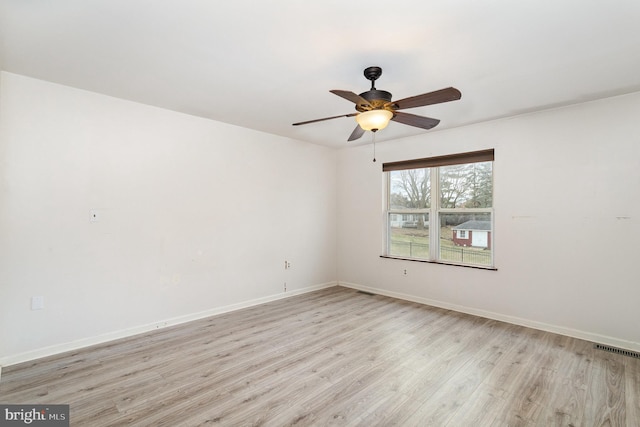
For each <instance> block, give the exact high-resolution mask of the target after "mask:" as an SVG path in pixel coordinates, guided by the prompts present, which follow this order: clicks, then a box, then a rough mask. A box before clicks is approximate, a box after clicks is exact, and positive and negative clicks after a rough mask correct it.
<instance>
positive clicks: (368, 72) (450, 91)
mask: <svg viewBox="0 0 640 427" xmlns="http://www.w3.org/2000/svg"><path fill="white" fill-rule="evenodd" d="M381 75H382V68H380V67H368V68H366V69H365V70H364V76H365V77H366V78H367V80H371V89H369V90H368V91H366V92H362V93H361V94H360V95H356V94H355V93H353V92H351V91H348V90H336V89H334V90H331V91H330V92H331V93H333V94H335V95H338V96H340V97H342V98H344V99H346V100H348V101H351V102H353V103H354V104H356V110H357V111H358V112H356V113H349V114H342V115H339V116H332V117H325V118H323V119H316V120H308V121H306V122H298V123H294V124H293V126H299V125H306V124H309V123H315V122H321V121H324V120H331V119H337V118H339V117H354V116H355V118H356V121H357V122H358V126H356V128H355V129H354V130H353V132H352V133H351V136H349V139H348V141H354V140H356V139H358V138H360V137H361V136H362V135H364V132H365V131H367V130H370V131H372V132H377V131H378V130H380V129H384V128H385V127H386V126H387V124H389V121H390V120H393V121H394V122H398V123H402V124H405V125H409V126H415V127H419V128H422V129H431V128H433V127H435V126H437V125H438V123H440V120H438V119H432V118H430V117H423V116H417V115H415V114H409V113H404V112H401V111H398V110H404V109H407V108H416V107H423V106H425V105H433V104H440V103H442V102H449V101H456V100H458V99H460V98H461V97H462V94H461V93H460V91H459V90H458V89H456V88H453V87H448V88H446V89H440V90H436V91H435V92H429V93H423V94H422V95H416V96H412V97H409V98H404V99H400V100H398V101H392V100H391V93H389V92H387V91H385V90H378V89H376V87H375V82H376V80H377V79H378V78H379V77H380V76H381Z"/></svg>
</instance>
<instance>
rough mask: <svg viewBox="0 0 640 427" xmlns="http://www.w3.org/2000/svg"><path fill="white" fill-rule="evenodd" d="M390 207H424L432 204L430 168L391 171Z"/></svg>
mask: <svg viewBox="0 0 640 427" xmlns="http://www.w3.org/2000/svg"><path fill="white" fill-rule="evenodd" d="M389 186H390V190H391V192H390V194H389V208H390V209H392V210H393V209H424V208H428V207H430V206H431V191H430V187H431V182H430V175H429V169H408V170H402V171H393V172H389Z"/></svg>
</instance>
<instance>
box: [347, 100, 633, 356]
mask: <svg viewBox="0 0 640 427" xmlns="http://www.w3.org/2000/svg"><path fill="white" fill-rule="evenodd" d="M461 102H463V101H461ZM638 117H640V94H639V93H635V94H630V95H626V96H620V97H615V98H609V99H604V100H600V101H596V102H590V103H585V104H580V105H575V106H571V107H567V108H562V109H556V110H548V111H544V112H539V113H536V114H529V115H524V116H519V117H514V118H510V119H504V120H498V121H494V122H488V123H482V124H476V125H472V126H466V127H461V128H456V129H451V130H444V131H438V132H432V133H425V134H424V135H421V136H417V137H412V138H407V139H403V140H398V141H391V142H385V143H381V144H379V145H378V147H377V159H378V162H377V163H372V162H371V147H370V146H365V147H357V148H353V149H348V150H342V151H340V153H339V158H338V173H339V183H340V186H339V190H338V191H339V194H338V213H339V218H341V220H340V222H339V225H338V236H339V237H338V249H339V253H338V278H339V280H340V282H341V283H343V284H345V285H348V286H353V287H360V288H371V289H374V290H375V291H377V292H380V293H386V294H389V295H395V296H401V297H404V298H408V299H414V300H417V301H422V302H428V303H431V304H435V305H440V306H443V307H450V308H455V309H458V310H461V311H467V312H470V313H475V314H481V315H485V316H487V317H493V318H498V319H503V320H509V321H512V322H515V323H521V324H525V325H531V326H535V327H537V328H542V329H547V330H552V331H556V332H560V333H565V334H568V335H573V336H578V337H582V338H586V339H592V340H595V341H599V342H605V343H609V344H613V345H619V346H623V347H626V348H631V349H640V305H639V304H640V285H639V284H640V280H639V278H638V277H639V275H638V264H640V249H639V248H640V246H639V245H640V197H638V195H639V191H640V190H639V189H640V120H638ZM393 125H394V124H392V126H393ZM485 148H495V163H494V168H495V172H494V180H495V199H494V204H495V212H496V220H495V262H496V266H497V268H498V271H486V270H477V269H470V268H462V267H452V266H446V265H438V264H427V263H418V262H409V261H399V260H390V259H381V258H379V255H380V254H381V252H382V240H383V237H382V198H383V186H382V173H381V165H382V163H383V162H387V161H397V160H405V159H411V158H420V157H429V156H433V155H442V154H450V153H456V152H465V151H473V150H479V149H485ZM404 269H407V270H408V276H407V277H403V276H402V275H401V272H402V270H404Z"/></svg>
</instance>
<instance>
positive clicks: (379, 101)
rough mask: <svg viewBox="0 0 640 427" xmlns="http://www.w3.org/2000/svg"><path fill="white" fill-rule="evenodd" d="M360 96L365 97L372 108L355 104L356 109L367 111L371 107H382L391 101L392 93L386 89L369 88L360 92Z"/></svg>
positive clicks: (374, 108)
mask: <svg viewBox="0 0 640 427" xmlns="http://www.w3.org/2000/svg"><path fill="white" fill-rule="evenodd" d="M360 96H361V97H362V98H364V99H366V100H367V101H369V103H370V104H371V107H373V108H366V107H363V106H361V105H357V104H356V110H358V111H368V110H371V109H373V110H376V109H379V108H382V107H383V106H384V105H385V104H387V103H389V102H391V96H392V95H391V93H390V92H387V91H386V90H378V89H371V90H368V91H366V92H362V93H361V94H360Z"/></svg>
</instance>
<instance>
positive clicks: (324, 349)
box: [0, 287, 640, 427]
mask: <svg viewBox="0 0 640 427" xmlns="http://www.w3.org/2000/svg"><path fill="white" fill-rule="evenodd" d="M0 402H2V403H45V404H53V403H68V404H70V405H71V425H72V426H91V427H97V426H129V425H135V426H183V425H184V426H196V425H224V426H241V425H242V426H244V425H246V426H249V425H256V426H257V425H265V426H287V425H299V426H306V425H318V426H326V425H363V426H374V425H380V426H394V425H395V426H474V427H482V426H633V427H637V426H640V360H639V359H634V358H631V357H625V356H622V355H618V354H613V353H609V352H605V351H602V350H597V349H594V348H593V345H592V343H589V342H586V341H582V340H578V339H573V338H568V337H565V336H561V335H556V334H552V333H547V332H541V331H538V330H534V329H529V328H524V327H520V326H515V325H511V324H507V323H502V322H498V321H494V320H489V319H485V318H481V317H474V316H470V315H465V314H460V313H456V312H453V311H448V310H443V309H438V308H433V307H429V306H424V305H420V304H416V303H412V302H406V301H401V300H397V299H393V298H388V297H384V296H379V295H375V296H369V295H365V294H362V293H359V292H357V291H355V290H352V289H347V288H341V287H334V288H330V289H325V290H321V291H317V292H313V293H308V294H304V295H299V296H295V297H292V298H288V299H284V300H279V301H275V302H271V303H268V304H264V305H260V306H256V307H252V308H248V309H244V310H239V311H236V312H233V313H228V314H223V315H219V316H214V317H210V318H207V319H203V320H199V321H195V322H191V323H188V324H184V325H179V326H176V327H172V328H166V329H161V330H158V331H154V332H151V333H147V334H142V335H138V336H135V337H131V338H127V339H123V340H118V341H114V342H110V343H107V344H102V345H98V346H94V347H91V348H88V349H84V350H81V351H76V352H71V353H66V354H61V355H58V356H54V357H49V358H45V359H40V360H36V361H33V362H28V363H23V364H19V365H14V366H10V367H7V368H5V370H4V371H3V373H2V379H1V381H0Z"/></svg>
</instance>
